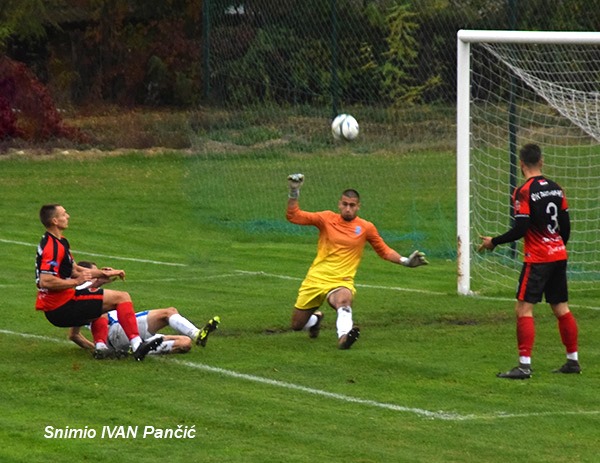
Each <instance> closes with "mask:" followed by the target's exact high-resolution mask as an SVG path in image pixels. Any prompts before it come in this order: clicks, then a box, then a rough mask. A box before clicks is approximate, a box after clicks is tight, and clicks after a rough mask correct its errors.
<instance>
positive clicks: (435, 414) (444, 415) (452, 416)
mask: <svg viewBox="0 0 600 463" xmlns="http://www.w3.org/2000/svg"><path fill="white" fill-rule="evenodd" d="M0 333H2V334H7V335H12V336H19V337H22V338H28V339H37V340H40V341H49V342H54V343H60V344H71V343H70V342H69V341H66V340H63V339H56V338H51V337H48V336H41V335H37V334H28V333H17V332H15V331H9V330H3V329H0ZM163 361H171V362H173V363H175V364H177V365H181V366H183V367H186V368H193V369H196V370H202V371H207V372H209V373H215V374H218V375H221V376H227V377H229V378H234V379H239V380H242V381H249V382H253V383H259V384H265V385H267V386H273V387H278V388H282V389H289V390H292V391H298V392H304V393H306V394H312V395H316V396H320V397H326V398H328V399H333V400H337V401H340V402H346V403H352V404H358V405H365V406H368V407H374V408H381V409H385V410H390V411H395V412H402V413H410V414H413V415H417V416H419V417H421V418H426V419H430V420H442V421H474V420H488V421H490V420H496V419H507V418H531V417H545V416H567V415H569V416H572V415H600V410H571V411H552V412H532V413H513V414H511V413H504V412H498V413H492V414H488V415H474V414H469V415H462V414H460V413H455V412H444V411H431V410H425V409H422V408H415V407H406V406H403V405H397V404H392V403H387V402H378V401H375V400H370V399H361V398H359V397H352V396H348V395H345V394H338V393H335V392H328V391H324V390H321V389H314V388H310V387H306V386H301V385H298V384H294V383H288V382H285V381H279V380H275V379H269V378H264V377H261V376H255V375H249V374H245V373H238V372H236V371H233V370H227V369H224V368H218V367H213V366H210V365H205V364H202V363H194V362H189V361H184V360H177V359H173V358H171V359H169V360H167V359H166V358H165V359H164V360H163Z"/></svg>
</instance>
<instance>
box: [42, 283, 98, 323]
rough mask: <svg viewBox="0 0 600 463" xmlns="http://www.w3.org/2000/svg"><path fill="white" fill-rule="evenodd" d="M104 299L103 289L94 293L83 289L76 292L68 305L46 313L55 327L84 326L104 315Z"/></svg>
mask: <svg viewBox="0 0 600 463" xmlns="http://www.w3.org/2000/svg"><path fill="white" fill-rule="evenodd" d="M103 299H104V290H103V289H102V288H100V289H96V290H92V291H90V290H89V289H81V290H77V291H75V296H74V297H73V299H71V300H70V301H69V302H67V303H66V304H63V305H61V306H60V307H58V308H57V309H54V310H49V311H47V312H44V313H45V314H46V318H47V319H48V321H49V322H50V323H52V324H53V325H54V326H58V327H61V328H70V327H72V326H84V325H87V324H88V323H90V322H91V321H93V320H95V319H96V318H98V317H100V316H101V315H102V300H103Z"/></svg>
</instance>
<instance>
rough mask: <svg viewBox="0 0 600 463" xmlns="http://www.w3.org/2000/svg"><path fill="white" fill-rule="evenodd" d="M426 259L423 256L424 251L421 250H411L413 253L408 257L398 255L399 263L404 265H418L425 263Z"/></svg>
mask: <svg viewBox="0 0 600 463" xmlns="http://www.w3.org/2000/svg"><path fill="white" fill-rule="evenodd" d="M428 263H429V262H427V259H426V258H425V253H424V252H421V251H413V253H412V254H411V255H410V256H408V257H400V264H402V265H404V266H405V267H419V266H421V265H427V264H428Z"/></svg>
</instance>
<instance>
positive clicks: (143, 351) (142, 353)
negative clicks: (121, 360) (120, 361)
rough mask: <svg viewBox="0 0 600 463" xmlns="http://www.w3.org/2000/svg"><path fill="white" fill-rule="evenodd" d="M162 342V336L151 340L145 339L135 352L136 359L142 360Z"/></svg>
mask: <svg viewBox="0 0 600 463" xmlns="http://www.w3.org/2000/svg"><path fill="white" fill-rule="evenodd" d="M162 342H163V337H162V336H157V337H155V338H152V339H150V340H149V341H144V342H143V343H141V344H140V345H139V346H138V348H137V349H136V350H135V352H134V353H133V358H134V359H136V361H138V362H141V361H142V360H144V359H145V358H146V355H148V354H149V353H150V352H151V351H153V350H156V349H157V348H158V346H160V345H161V344H162Z"/></svg>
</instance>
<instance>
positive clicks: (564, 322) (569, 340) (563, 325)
mask: <svg viewBox="0 0 600 463" xmlns="http://www.w3.org/2000/svg"><path fill="white" fill-rule="evenodd" d="M558 331H560V339H561V340H562V343H563V344H564V345H565V347H566V349H567V354H570V353H572V352H577V334H578V329H577V322H576V321H575V317H574V316H573V314H572V313H571V312H567V313H566V314H564V315H563V316H562V317H560V318H559V319H558Z"/></svg>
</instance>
